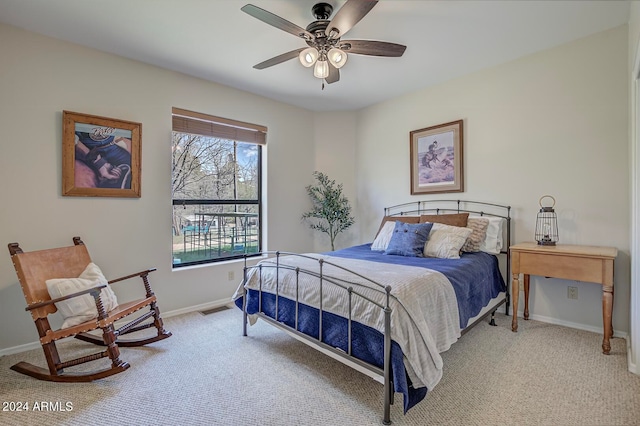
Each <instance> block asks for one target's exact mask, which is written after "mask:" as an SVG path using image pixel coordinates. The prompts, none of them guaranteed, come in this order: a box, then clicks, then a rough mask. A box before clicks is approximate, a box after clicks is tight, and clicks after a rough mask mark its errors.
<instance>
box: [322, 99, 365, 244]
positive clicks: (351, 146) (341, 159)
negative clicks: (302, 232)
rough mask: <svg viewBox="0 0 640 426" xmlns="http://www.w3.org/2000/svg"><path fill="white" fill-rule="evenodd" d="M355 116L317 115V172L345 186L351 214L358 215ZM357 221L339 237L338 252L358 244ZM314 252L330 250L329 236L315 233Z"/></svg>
mask: <svg viewBox="0 0 640 426" xmlns="http://www.w3.org/2000/svg"><path fill="white" fill-rule="evenodd" d="M356 128H357V127H356V113H355V112H353V111H340V112H319V113H316V114H315V136H314V141H315V169H316V170H317V171H320V172H323V173H324V174H326V175H327V176H329V178H331V179H332V180H335V181H336V184H342V186H343V193H344V195H345V196H346V197H347V198H348V199H349V202H350V204H351V209H352V210H351V211H352V214H353V215H355V214H356V206H357V202H358V200H357V198H356V181H357V179H358V178H357V176H356V168H355V162H356V152H355V141H356ZM357 224H358V220H357V219H356V223H355V224H354V225H352V226H351V227H350V228H349V229H347V230H346V231H344V232H342V233H340V234H338V236H337V237H336V240H335V248H336V250H338V249H341V248H345V247H348V246H351V245H353V244H355V243H356V242H357V241H358V227H357ZM313 237H314V242H315V245H314V250H316V251H320V252H323V251H329V250H331V242H330V240H329V237H328V236H327V234H324V233H318V232H316V233H315V234H314V236H313Z"/></svg>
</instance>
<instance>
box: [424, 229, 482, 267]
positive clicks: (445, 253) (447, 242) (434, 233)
mask: <svg viewBox="0 0 640 426" xmlns="http://www.w3.org/2000/svg"><path fill="white" fill-rule="evenodd" d="M471 232H473V231H472V230H471V229H469V228H462V227H460V226H449V225H444V224H442V223H434V224H433V228H432V230H431V234H429V240H428V241H427V244H426V245H425V246H424V256H425V257H438V258H441V259H459V258H460V249H461V248H462V246H463V245H464V243H465V241H467V238H468V237H469V235H471Z"/></svg>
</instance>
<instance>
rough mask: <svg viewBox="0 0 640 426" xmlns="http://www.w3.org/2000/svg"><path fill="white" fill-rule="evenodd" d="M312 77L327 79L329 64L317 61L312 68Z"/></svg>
mask: <svg viewBox="0 0 640 426" xmlns="http://www.w3.org/2000/svg"><path fill="white" fill-rule="evenodd" d="M313 75H314V77H317V78H327V77H329V63H327V61H317V62H316V66H315V67H314V68H313Z"/></svg>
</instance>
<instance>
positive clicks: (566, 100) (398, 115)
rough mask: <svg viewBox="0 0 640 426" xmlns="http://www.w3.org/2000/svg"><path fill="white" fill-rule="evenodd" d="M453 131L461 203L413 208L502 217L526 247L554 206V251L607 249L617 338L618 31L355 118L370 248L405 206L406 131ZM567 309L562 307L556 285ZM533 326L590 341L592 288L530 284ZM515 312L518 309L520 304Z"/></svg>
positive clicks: (624, 89)
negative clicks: (495, 212) (495, 211)
mask: <svg viewBox="0 0 640 426" xmlns="http://www.w3.org/2000/svg"><path fill="white" fill-rule="evenodd" d="M458 119H463V120H464V126H465V128H464V138H465V141H464V163H465V165H464V176H465V192H464V193H454V194H443V195H437V196H430V197H427V196H425V197H423V198H425V199H426V198H432V199H438V198H440V199H442V198H449V199H457V198H459V197H460V198H464V199H471V200H480V201H490V202H496V203H504V204H509V205H511V206H512V215H513V217H514V218H515V242H520V241H528V240H529V241H530V240H532V239H533V231H534V227H535V220H536V214H537V210H538V209H539V205H538V200H539V198H540V197H541V196H542V195H545V194H551V195H553V196H554V197H555V198H556V200H557V204H556V210H557V213H558V216H559V234H560V240H561V242H562V243H566V244H592V245H607V246H615V247H617V248H618V249H619V255H618V258H617V261H616V265H615V274H616V278H615V281H616V283H615V285H616V287H615V291H616V302H615V308H614V310H615V312H614V329H615V330H617V331H619V332H628V331H629V306H628V303H627V300H629V293H630V289H629V244H630V237H629V228H630V219H629V211H630V204H629V196H628V194H629V161H628V84H627V27H626V26H622V27H619V28H616V29H613V30H610V31H606V32H603V33H599V34H596V35H594V36H591V37H588V38H584V39H581V40H578V41H575V42H572V43H569V44H566V45H563V46H560V47H557V48H554V49H550V50H547V51H543V52H540V53H537V54H533V55H530V56H526V57H524V58H521V59H519V60H516V61H513V62H509V63H506V64H503V65H500V66H497V67H494V68H491V69H487V70H484V71H481V72H477V73H474V74H472V75H468V76H465V77H462V78H458V79H455V80H452V81H450V82H447V83H445V84H441V85H438V86H436V87H431V88H427V89H425V90H422V91H418V92H414V93H411V94H408V95H406V96H402V97H399V98H396V99H393V100H390V101H387V102H383V103H380V104H377V105H374V106H372V107H369V108H366V109H364V110H361V111H360V112H359V116H358V131H357V147H356V156H357V176H358V214H359V217H360V219H361V220H360V231H361V237H362V241H371V239H372V238H373V235H374V234H375V232H376V230H377V227H378V224H379V222H380V216H381V215H382V211H383V210H382V209H383V207H385V206H389V205H394V204H398V203H402V202H406V201H411V200H417V199H419V198H420V197H417V196H411V195H409V194H410V192H409V189H410V184H409V183H410V182H409V132H410V131H411V130H416V129H421V128H424V127H428V126H432V125H436V124H440V123H446V122H450V121H454V120H458ZM569 285H572V286H573V285H575V286H577V287H578V294H579V299H578V300H577V301H575V300H569V299H567V286H569ZM531 289H532V290H531V296H530V310H531V312H532V317H533V318H540V319H545V320H550V321H554V322H560V323H565V324H574V325H579V326H581V327H585V328H591V329H594V330H600V329H601V326H602V317H601V310H600V307H601V288H600V287H599V286H597V285H595V284H588V283H577V284H576V283H575V282H568V281H563V280H555V279H549V280H546V279H544V278H540V277H532V285H531ZM520 306H522V304H521V305H520Z"/></svg>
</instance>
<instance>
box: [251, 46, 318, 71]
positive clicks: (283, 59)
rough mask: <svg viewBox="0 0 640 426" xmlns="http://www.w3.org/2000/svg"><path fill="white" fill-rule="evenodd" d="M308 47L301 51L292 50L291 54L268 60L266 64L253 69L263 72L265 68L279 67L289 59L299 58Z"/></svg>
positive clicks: (302, 48) (262, 63)
mask: <svg viewBox="0 0 640 426" xmlns="http://www.w3.org/2000/svg"><path fill="white" fill-rule="evenodd" d="M304 49H306V47H301V48H300V49H296V50H292V51H291V52H287V53H283V54H282V55H278V56H274V57H273V58H271V59H267V60H266V61H264V62H260V63H259V64H257V65H254V66H253V67H254V68H255V69H257V70H263V69H265V68H269V67H272V66H274V65H278V64H280V63H282V62H286V61H288V60H289V59H293V58H297V57H298V55H299V54H300V52H302V51H303V50H304Z"/></svg>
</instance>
